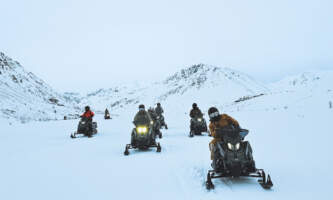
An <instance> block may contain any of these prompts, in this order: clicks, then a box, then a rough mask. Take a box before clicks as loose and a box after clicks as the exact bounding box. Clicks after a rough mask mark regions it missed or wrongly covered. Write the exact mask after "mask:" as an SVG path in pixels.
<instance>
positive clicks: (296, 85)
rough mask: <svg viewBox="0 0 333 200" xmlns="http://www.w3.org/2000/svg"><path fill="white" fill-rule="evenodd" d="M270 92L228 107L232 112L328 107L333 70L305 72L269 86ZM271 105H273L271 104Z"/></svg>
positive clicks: (331, 96) (330, 97)
mask: <svg viewBox="0 0 333 200" xmlns="http://www.w3.org/2000/svg"><path fill="white" fill-rule="evenodd" d="M268 87H269V88H270V91H271V92H270V93H268V94H267V95H263V96H260V98H256V99H251V98H250V99H248V100H246V101H240V102H237V103H233V104H231V105H228V106H229V107H230V110H232V111H235V110H237V111H239V110H258V109H259V110H266V111H267V110H278V109H285V110H287V109H290V108H293V109H299V112H300V113H301V112H303V110H304V109H310V108H309V107H311V108H319V107H320V108H323V109H324V108H328V107H329V105H330V102H333V70H326V71H311V72H304V73H301V74H298V75H294V76H290V77H286V78H284V79H282V80H281V81H278V82H275V83H271V84H269V85H268ZM268 102H271V103H270V104H269V103H268Z"/></svg>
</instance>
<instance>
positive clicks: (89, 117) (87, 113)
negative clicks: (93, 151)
mask: <svg viewBox="0 0 333 200" xmlns="http://www.w3.org/2000/svg"><path fill="white" fill-rule="evenodd" d="M84 109H85V112H84V113H83V114H82V115H81V118H83V117H84V118H86V119H87V120H88V126H89V135H88V137H91V136H92V132H93V127H92V120H93V117H94V116H95V113H94V112H93V111H91V110H90V107H89V106H86V107H85V108H84Z"/></svg>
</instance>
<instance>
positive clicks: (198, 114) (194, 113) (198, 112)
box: [190, 103, 203, 118]
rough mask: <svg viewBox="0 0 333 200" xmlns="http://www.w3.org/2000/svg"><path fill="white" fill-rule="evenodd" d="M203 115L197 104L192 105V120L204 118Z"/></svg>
mask: <svg viewBox="0 0 333 200" xmlns="http://www.w3.org/2000/svg"><path fill="white" fill-rule="evenodd" d="M202 116H203V114H202V112H201V110H200V109H199V107H198V105H197V104H196V103H193V104H192V110H191V112H190V117H191V118H198V117H202Z"/></svg>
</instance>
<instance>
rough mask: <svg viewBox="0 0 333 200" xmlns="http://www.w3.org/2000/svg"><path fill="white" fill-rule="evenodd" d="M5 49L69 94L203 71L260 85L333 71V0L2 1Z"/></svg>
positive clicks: (1, 45) (0, 43)
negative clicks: (234, 73) (227, 72)
mask: <svg viewBox="0 0 333 200" xmlns="http://www.w3.org/2000/svg"><path fill="white" fill-rule="evenodd" d="M0 8H1V12H0V19H1V26H0V36H1V37H0V51H3V52H5V53H6V54H7V55H8V56H10V57H12V58H14V59H16V60H18V61H19V62H20V63H21V64H22V65H23V66H25V68H26V69H27V70H29V71H32V72H34V73H35V74H36V75H38V76H39V77H41V78H42V79H44V80H45V81H46V82H48V83H49V84H51V85H52V86H54V87H55V88H56V89H58V90H60V91H81V92H85V91H89V90H92V89H96V88H100V87H111V86H112V85H113V84H115V83H117V82H123V81H130V80H139V81H142V80H146V79H153V80H158V79H161V78H165V77H166V76H167V75H170V74H172V73H174V72H176V71H177V70H179V69H181V68H184V67H185V66H189V65H192V64H196V63H206V64H211V65H217V66H222V67H223V66H227V67H230V68H234V69H236V70H239V71H242V72H245V73H248V74H249V75H251V76H253V77H254V78H257V79H259V80H261V81H265V82H267V81H270V80H277V79H279V78H281V77H283V76H285V75H288V74H294V73H299V72H303V71H306V70H311V69H333V11H332V10H333V1H332V0H215V1H212V0H202V1H196V0H168V1H161V0H117V1H114V0H94V1H84V0H57V1H46V0H10V1H8V0H0Z"/></svg>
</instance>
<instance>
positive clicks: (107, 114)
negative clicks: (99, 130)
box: [104, 109, 111, 119]
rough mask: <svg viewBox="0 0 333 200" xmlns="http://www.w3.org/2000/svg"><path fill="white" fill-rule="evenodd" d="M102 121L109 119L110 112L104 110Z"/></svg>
mask: <svg viewBox="0 0 333 200" xmlns="http://www.w3.org/2000/svg"><path fill="white" fill-rule="evenodd" d="M104 119H111V116H110V112H109V110H108V109H105V114H104Z"/></svg>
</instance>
